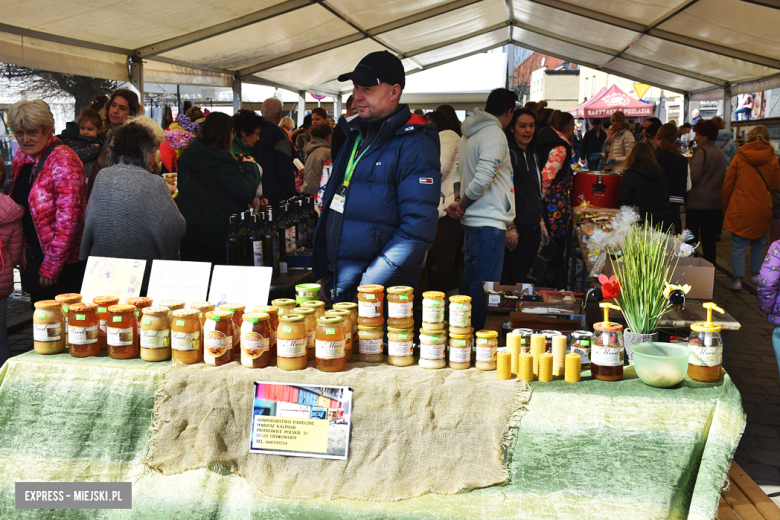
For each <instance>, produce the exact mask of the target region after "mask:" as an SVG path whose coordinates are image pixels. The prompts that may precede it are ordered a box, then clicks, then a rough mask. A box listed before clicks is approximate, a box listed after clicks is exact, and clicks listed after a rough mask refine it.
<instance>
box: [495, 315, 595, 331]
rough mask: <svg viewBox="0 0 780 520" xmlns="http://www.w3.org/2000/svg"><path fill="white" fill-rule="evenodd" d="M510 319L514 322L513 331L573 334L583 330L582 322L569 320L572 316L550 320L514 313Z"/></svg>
mask: <svg viewBox="0 0 780 520" xmlns="http://www.w3.org/2000/svg"><path fill="white" fill-rule="evenodd" d="M509 317H510V319H511V320H512V328H513V329H533V330H559V331H561V332H572V331H575V330H580V329H582V328H583V325H582V321H579V320H575V319H569V318H570V317H572V316H566V317H564V318H550V317H547V316H540V315H538V314H526V313H524V312H512V313H510V314H509Z"/></svg>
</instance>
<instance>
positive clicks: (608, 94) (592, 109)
mask: <svg viewBox="0 0 780 520" xmlns="http://www.w3.org/2000/svg"><path fill="white" fill-rule="evenodd" d="M575 110H576V111H578V114H580V115H578V114H577V113H575ZM618 110H619V111H621V112H623V114H625V116H626V117H650V116H652V115H653V105H651V104H649V103H645V102H644V101H640V100H638V99H634V98H632V97H631V96H629V95H628V94H626V93H625V92H623V91H622V90H620V89H619V88H618V86H617V85H612V86H611V87H609V89H606V88H604V89H602V90H601V91H599V93H598V94H596V95H595V96H593V97H592V98H591V99H590V100H589V101H586V102H585V103H583V104H582V105H580V106H578V107H577V108H575V109H574V110H570V112H571V114H572V115H573V116H574V117H584V118H587V119H592V118H604V117H609V116H611V115H612V114H614V113H615V112H617V111H618Z"/></svg>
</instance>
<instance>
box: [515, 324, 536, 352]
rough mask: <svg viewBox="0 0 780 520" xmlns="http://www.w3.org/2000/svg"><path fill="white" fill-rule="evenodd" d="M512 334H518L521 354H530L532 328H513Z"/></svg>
mask: <svg viewBox="0 0 780 520" xmlns="http://www.w3.org/2000/svg"><path fill="white" fill-rule="evenodd" d="M512 333H513V334H518V335H519V336H520V353H521V354H530V353H531V334H533V333H534V330H533V329H514V330H513V331H512Z"/></svg>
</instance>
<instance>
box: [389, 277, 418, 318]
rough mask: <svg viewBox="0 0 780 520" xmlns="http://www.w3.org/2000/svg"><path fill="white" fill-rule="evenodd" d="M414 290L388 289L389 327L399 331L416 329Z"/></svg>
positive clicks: (404, 287) (403, 287)
mask: <svg viewBox="0 0 780 520" xmlns="http://www.w3.org/2000/svg"><path fill="white" fill-rule="evenodd" d="M413 301H414V289H412V288H411V287H407V286H403V285H402V286H398V287H390V288H389V289H387V326H388V327H393V328H397V329H411V328H414V317H413V316H412V304H413Z"/></svg>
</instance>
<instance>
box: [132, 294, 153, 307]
mask: <svg viewBox="0 0 780 520" xmlns="http://www.w3.org/2000/svg"><path fill="white" fill-rule="evenodd" d="M152 303H153V301H152V299H151V298H147V297H145V296H135V297H133V298H128V299H127V304H128V305H135V306H136V307H138V306H140V305H145V306H149V305H151V304H152Z"/></svg>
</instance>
